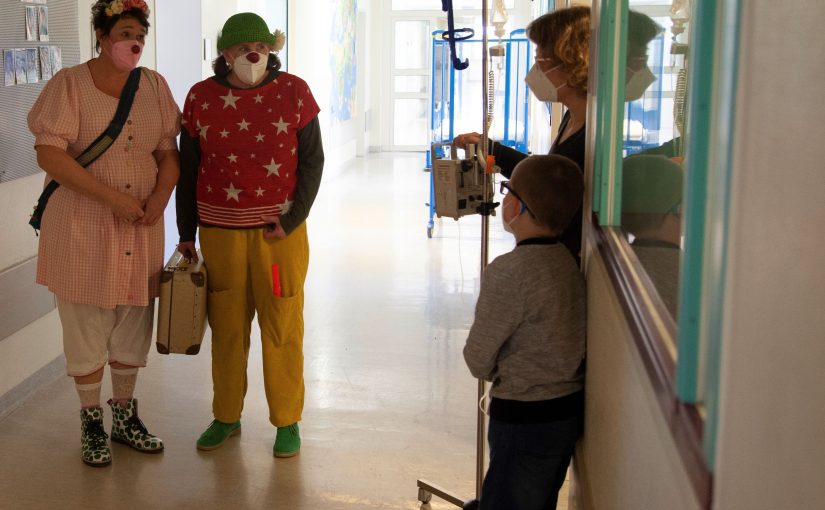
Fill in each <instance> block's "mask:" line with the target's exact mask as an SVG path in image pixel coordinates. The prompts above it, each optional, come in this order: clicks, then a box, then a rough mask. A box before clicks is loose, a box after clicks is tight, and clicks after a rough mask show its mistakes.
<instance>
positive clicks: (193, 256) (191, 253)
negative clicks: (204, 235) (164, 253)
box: [178, 241, 198, 262]
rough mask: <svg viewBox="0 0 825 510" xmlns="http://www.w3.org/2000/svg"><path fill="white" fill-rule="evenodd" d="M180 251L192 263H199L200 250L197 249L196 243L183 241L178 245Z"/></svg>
mask: <svg viewBox="0 0 825 510" xmlns="http://www.w3.org/2000/svg"><path fill="white" fill-rule="evenodd" d="M178 251H179V252H180V253H181V255H183V256H184V257H186V258H187V259H189V260H191V261H192V262H197V261H198V250H197V249H196V248H195V241H183V242H182V243H180V244H179V245H178Z"/></svg>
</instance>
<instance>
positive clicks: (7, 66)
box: [3, 50, 15, 87]
mask: <svg viewBox="0 0 825 510" xmlns="http://www.w3.org/2000/svg"><path fill="white" fill-rule="evenodd" d="M3 71H4V72H5V73H4V74H5V75H6V80H5V82H4V83H5V85H6V87H11V86H12V85H14V83H15V80H14V50H3Z"/></svg>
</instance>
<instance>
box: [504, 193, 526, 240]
mask: <svg viewBox="0 0 825 510" xmlns="http://www.w3.org/2000/svg"><path fill="white" fill-rule="evenodd" d="M513 201H515V202H516V203H517V204H518V213H517V214H514V215H513V217H512V218H510V219H509V220H506V219H505V218H504V216H505V214H504V209H503V208H502V211H501V224H502V225H503V226H504V230H505V232H509V233H511V234H513V233H514V232H513V222H515V221H516V220H517V219H518V217H519V216H521V213H523V212H524V211H525V209H524V207H523V206H522V204H521V202H520V201H519V199H517V198H516V197H513Z"/></svg>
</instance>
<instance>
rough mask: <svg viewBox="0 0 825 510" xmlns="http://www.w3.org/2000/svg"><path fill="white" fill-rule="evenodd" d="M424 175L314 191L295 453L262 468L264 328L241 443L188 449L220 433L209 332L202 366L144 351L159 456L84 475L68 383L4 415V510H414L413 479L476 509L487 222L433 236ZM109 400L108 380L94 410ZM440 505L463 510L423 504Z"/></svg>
mask: <svg viewBox="0 0 825 510" xmlns="http://www.w3.org/2000/svg"><path fill="white" fill-rule="evenodd" d="M327 157H328V161H331V160H332V158H333V157H334V155H329V154H328V155H327ZM423 165H424V155H423V154H420V153H396V154H393V153H381V154H372V155H369V156H367V157H364V158H355V159H353V160H351V161H350V162H348V163H347V164H346V165H344V167H343V168H342V169H341V170H340V171H338V172H328V173H327V175H325V177H324V180H323V182H322V184H321V190H320V192H319V194H318V197H317V199H316V201H315V204H314V206H313V209H312V212H311V214H310V217H309V220H308V227H309V237H310V253H311V259H310V266H309V274H308V277H307V282H306V287H305V293H306V297H305V299H306V301H305V310H304V317H305V335H304V356H305V364H304V377H305V381H306V403H305V407H304V414H303V419H302V421H301V424H300V425H301V435H302V441H303V446H302V449H301V452H300V454H299V455H298V456H296V457H293V458H289V459H276V458H274V457H273V455H272V445H273V442H274V439H275V428H274V427H272V426H271V425H270V424H269V422H268V419H267V416H268V413H267V406H266V400H265V397H264V389H263V381H262V370H261V346H260V335H259V332H258V330H257V322H255V323H254V325H253V328H252V329H253V333H252V335H253V336H252V348H251V353H250V357H249V365H248V375H249V389H248V392H247V396H246V400H245V407H244V411H243V416H242V419H241V421H242V424H243V432H242V434H241V435H240V436H237V437H233V438H231V439H229V440H228V441H227V442H226V443H225V444H224V446H223V447H221V448H220V449H218V450H215V451H211V452H202V451H198V450H196V448H195V440H196V439H197V438H198V436H199V435H200V433H201V432H202V431H203V430H204V429H205V428H206V426H207V425H209V423H210V422H211V420H212V414H211V397H212V382H211V375H210V333H209V331H208V330H207V333H206V338H205V339H204V345H203V347H202V349H201V352H200V354H198V355H196V356H184V355H171V356H164V355H160V354H158V353H157V352H156V351H155V348H154V345H153V347H152V349H151V351H150V355H149V365H148V367H147V368H146V369H144V370H142V371H141V373H140V376H139V379H138V385H137V389H136V392H135V396H136V397H137V398H138V400H139V401H140V413H141V418H142V420H143V421H144V423H145V424H146V425H147V427H148V429H149V430H150V431H151V432H152V433H154V434H157V435H158V436H159V437H161V438H163V440H164V442H165V445H166V448H165V451H164V452H163V453H161V454H159V455H145V454H141V453H139V452H137V451H134V450H131V449H129V448H128V447H126V446H124V445H121V444H113V445H112V456H113V460H112V464H111V466H109V467H106V468H97V469H94V468H89V467H86V466H85V465H84V464H83V463H82V462H81V460H80V419H79V412H78V407H79V405H78V399H77V394H76V392H75V389H74V385H73V384H72V381H71V380H70V379H69V378H68V377H60V378H59V379H57V380H54V381H53V382H49V383H48V384H47V385H45V386H43V387H41V388H40V389H38V391H37V392H36V393H34V394H33V395H32V396H31V397H30V398H28V399H27V400H25V401H24V402H23V404H22V405H20V406H19V407H18V408H16V409H15V410H13V411H12V412H11V413H10V414H8V415H7V416H6V417H5V418H3V419H2V421H0V509H3V510H6V509H40V508H58V509H85V508H105V509H119V510H126V509H173V508H174V509H197V510H210V509H226V508H237V509H259V508H260V509H264V508H266V509H290V510H291V509H300V510H310V509H312V510H320V509H341V510H349V509H353V510H355V509H382V510H392V509H409V510H413V509H418V508H420V503H419V502H418V500H417V494H418V490H417V487H416V480H417V479H418V478H426V479H428V480H431V481H433V482H435V483H436V484H438V485H439V486H442V487H444V488H447V489H448V490H451V491H453V492H455V493H457V494H460V495H462V496H463V497H467V498H469V497H471V496H472V495H473V493H474V491H475V455H476V424H475V420H476V418H475V416H476V413H475V410H476V406H477V397H476V388H477V386H476V381H475V379H473V378H472V376H471V375H470V373H469V371H468V370H467V368H466V366H465V364H464V360H463V358H462V355H461V350H462V348H463V346H464V341H465V339H466V335H467V331H468V330H469V327H470V324H471V322H472V320H473V309H474V305H475V298H476V296H477V293H478V286H479V268H480V258H481V257H480V249H481V221H480V218H479V217H468V218H463V219H462V220H461V221H460V222H456V221H454V220H452V219H449V218H443V219H440V220H439V219H436V225H435V229H434V232H433V238H432V239H428V238H427V228H426V227H427V219H428V209H427V207H426V205H425V203H426V202H427V201H428V200H429V174H428V173H425V172H423V171H422V168H423ZM490 224H491V228H490V243H489V246H490V253H489V259H490V260H492V259H493V258H494V257H495V256H496V255H498V254H501V253H504V252H506V251H508V250H510V249H511V248H512V246H513V240H512V237H511V236H509V234H506V233H505V232H504V231H503V229H502V227H501V221H500V218H498V217H495V218H491V222H490ZM169 228H172V229H173V231H172V233H171V234H172V237H174V234H175V231H174V223H171V224H170V223H168V222H167V229H169ZM60 334H61V333H60V331H59V330H55V331H54V335H58V336H59V335H60ZM110 395H111V389H110V382H109V373H108V369H107V371H106V375H105V377H104V386H103V392H102V395H101V396H102V399H103V401H105V400H106V399H108V398H109V396H110ZM104 412H105V416H104V423H106V428H107V432H108V429H109V424H110V423H111V413H110V412H109V409H108V406H105V405H104ZM564 491H565V492H563V494H561V495H560V504H559V508H566V505H565V503H566V499H567V495H566V488H565V489H564ZM432 508H433V509H448V508H456V507H455V506H453V505H450V504H448V503H446V502H443V501H441V500H438V499H437V498H433V500H432Z"/></svg>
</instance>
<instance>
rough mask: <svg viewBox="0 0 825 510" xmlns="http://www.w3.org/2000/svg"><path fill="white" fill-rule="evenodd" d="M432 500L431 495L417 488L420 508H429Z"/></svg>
mask: <svg viewBox="0 0 825 510" xmlns="http://www.w3.org/2000/svg"><path fill="white" fill-rule="evenodd" d="M431 499H433V495H432V493H430V492H429V491H426V490H424V489H422V488H420V487H419V488H418V501H420V502H421V503H422V506H421V508H424V505H427V506H428V507H429V503H430V500H431Z"/></svg>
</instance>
